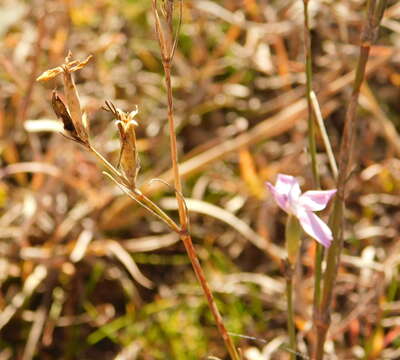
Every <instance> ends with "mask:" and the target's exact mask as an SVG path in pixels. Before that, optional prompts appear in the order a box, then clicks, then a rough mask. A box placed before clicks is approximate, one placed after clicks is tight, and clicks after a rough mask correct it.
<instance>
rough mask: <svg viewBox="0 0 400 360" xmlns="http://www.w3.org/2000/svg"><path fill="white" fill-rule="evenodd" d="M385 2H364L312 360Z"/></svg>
mask: <svg viewBox="0 0 400 360" xmlns="http://www.w3.org/2000/svg"><path fill="white" fill-rule="evenodd" d="M386 3H387V1H386V0H368V2H367V19H366V21H365V24H364V27H363V30H362V33H361V44H360V53H359V57H358V62H357V67H356V74H355V79H354V83H353V90H352V94H351V97H350V100H349V104H348V107H347V111H346V116H345V124H344V130H343V135H342V142H341V147H340V154H339V174H338V181H337V188H338V194H337V197H336V199H335V202H334V207H333V211H332V214H331V218H330V225H331V227H332V232H333V242H332V246H331V247H330V249H329V251H328V254H327V265H326V270H325V273H324V276H323V289H322V294H321V302H320V304H319V306H318V311H317V314H316V326H317V331H316V333H317V341H316V345H315V348H314V352H313V357H312V359H314V360H322V359H323V357H324V344H325V339H326V335H327V332H328V329H329V326H330V316H331V305H332V298H333V289H334V285H335V282H336V277H337V272H338V267H339V264H340V256H341V250H342V247H343V228H344V216H343V215H344V209H345V190H346V183H347V181H348V178H349V175H350V168H351V158H352V152H353V148H354V145H355V143H356V136H355V133H356V126H357V116H356V112H357V107H358V97H359V94H360V88H361V85H362V83H363V80H364V76H365V70H366V65H367V62H368V58H369V53H370V49H371V46H372V44H373V43H374V42H375V40H376V37H377V34H378V30H379V25H380V22H381V20H382V17H383V13H384V10H385V8H386Z"/></svg>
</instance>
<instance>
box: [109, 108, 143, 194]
mask: <svg viewBox="0 0 400 360" xmlns="http://www.w3.org/2000/svg"><path fill="white" fill-rule="evenodd" d="M104 109H105V110H107V111H110V112H112V113H113V114H114V116H115V118H116V119H117V121H116V123H117V126H118V131H119V135H120V142H121V151H120V154H119V159H118V167H121V169H122V170H123V172H124V174H125V176H126V178H127V179H128V181H129V183H130V185H131V187H133V188H134V187H135V186H136V178H137V175H138V173H139V170H140V159H139V153H138V150H137V147H136V133H135V126H137V125H138V123H137V122H136V120H135V116H136V114H137V113H138V109H137V107H136V109H135V110H133V111H132V112H130V113H125V112H123V111H122V110H120V109H117V108H116V107H115V106H114V104H113V103H112V102H110V101H106V107H104Z"/></svg>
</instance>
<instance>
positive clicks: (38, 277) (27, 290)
mask: <svg viewBox="0 0 400 360" xmlns="http://www.w3.org/2000/svg"><path fill="white" fill-rule="evenodd" d="M46 276H47V269H46V267H45V266H43V265H38V266H36V268H35V269H34V271H33V272H32V274H30V275H29V276H28V277H27V278H26V280H25V282H24V286H23V288H22V291H21V292H19V293H17V294H16V295H14V297H13V298H12V300H11V303H10V304H9V305H7V306H6V307H5V308H4V309H3V311H2V312H1V313H0V330H1V329H2V328H3V327H4V326H5V325H6V324H7V323H8V322H9V321H10V319H11V318H12V317H13V316H14V314H15V313H16V312H17V311H18V310H19V309H20V308H21V307H22V306H23V305H24V302H25V301H26V300H27V299H28V298H29V297H30V296H31V295H32V293H33V292H34V291H35V289H36V288H37V287H38V286H39V285H40V284H41V282H42V281H43V280H44V279H45V278H46Z"/></svg>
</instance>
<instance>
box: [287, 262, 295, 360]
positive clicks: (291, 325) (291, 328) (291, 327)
mask: <svg viewBox="0 0 400 360" xmlns="http://www.w3.org/2000/svg"><path fill="white" fill-rule="evenodd" d="M285 267H286V269H285V274H284V275H285V278H286V302H287V328H288V333H289V349H290V350H291V351H290V353H289V357H290V360H296V327H295V322H294V307H293V273H294V271H293V267H292V265H291V264H289V263H287V264H286V265H285Z"/></svg>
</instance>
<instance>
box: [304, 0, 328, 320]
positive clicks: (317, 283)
mask: <svg viewBox="0 0 400 360" xmlns="http://www.w3.org/2000/svg"><path fill="white" fill-rule="evenodd" d="M308 3H309V1H308V0H303V10H304V51H305V55H306V84H307V90H306V92H307V109H308V151H309V153H310V159H311V168H312V174H313V182H314V184H313V185H314V188H316V189H319V188H320V178H319V172H318V163H317V147H316V144H315V143H316V141H315V126H314V125H315V123H314V112H313V107H312V95H311V94H312V91H313V86H312V75H313V73H312V49H311V34H310V16H309V11H308ZM323 255H324V252H323V246H322V245H321V244H319V243H317V244H316V251H315V259H314V269H315V270H314V303H313V314H314V316H315V314H316V311H317V308H318V305H319V302H320V298H321V280H322V260H323ZM314 328H315V324H314Z"/></svg>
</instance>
